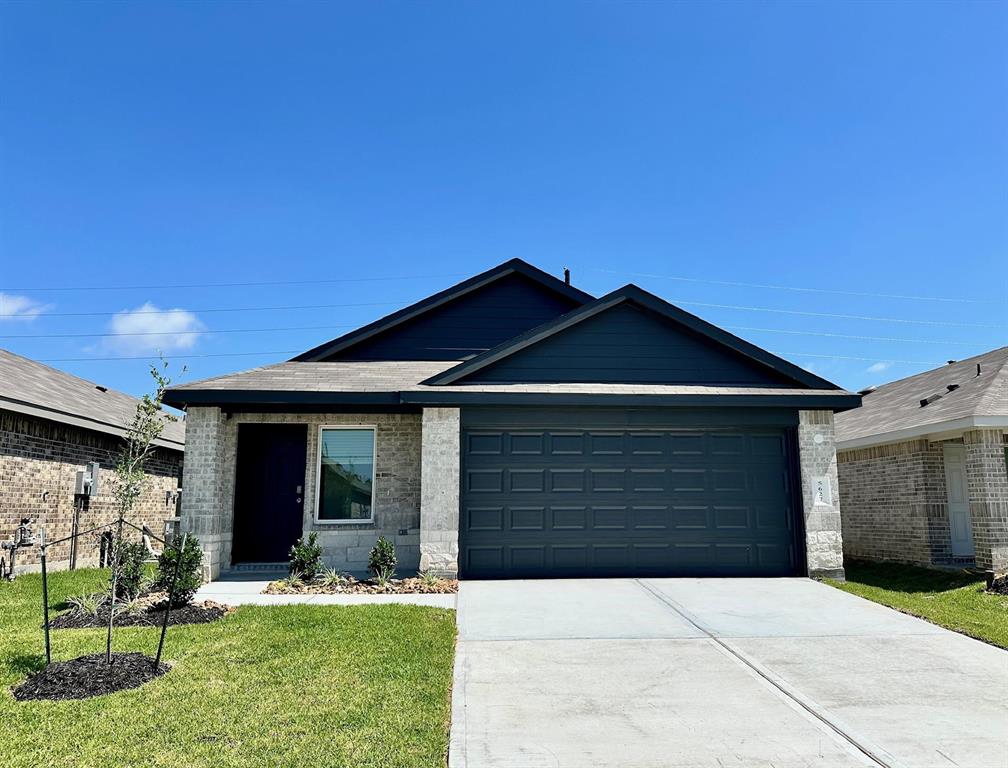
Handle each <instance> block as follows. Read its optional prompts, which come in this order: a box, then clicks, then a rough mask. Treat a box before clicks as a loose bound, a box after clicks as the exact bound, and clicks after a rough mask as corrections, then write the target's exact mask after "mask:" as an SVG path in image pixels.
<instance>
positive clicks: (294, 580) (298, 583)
mask: <svg viewBox="0 0 1008 768" xmlns="http://www.w3.org/2000/svg"><path fill="white" fill-rule="evenodd" d="M280 583H281V584H283V586H284V587H285V588H287V589H293V590H295V591H296V590H299V589H301V588H302V587H304V585H305V582H304V579H303V578H301V574H300V573H298V572H297V571H295V572H294V573H292V574H291V575H290V576H288V577H287V578H286V579H282V580H281V581H280Z"/></svg>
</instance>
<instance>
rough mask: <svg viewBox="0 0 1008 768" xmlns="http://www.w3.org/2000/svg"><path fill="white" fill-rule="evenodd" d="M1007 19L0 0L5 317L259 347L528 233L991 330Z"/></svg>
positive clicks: (863, 330)
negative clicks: (2, 0) (6, 0)
mask: <svg viewBox="0 0 1008 768" xmlns="http://www.w3.org/2000/svg"><path fill="white" fill-rule="evenodd" d="M1005 39H1008V4H1006V3H993V2H991V3H970V4H966V3H956V4H952V3H947V4H946V3H943V4H937V3H923V4H918V3H909V2H907V3H885V4H878V3H876V4H871V3H847V4H827V3H815V4H796V3H788V4H775V3H758V4H757V3H753V4H717V3H702V4H689V3H635V4H617V3H559V2H551V3H497V4H493V3H359V4H335V3H334V4H320V3H302V4H298V3H293V4H291V3H284V4H279V3H273V4H237V3H220V4H211V3H179V4H165V3H132V4H125V3H115V4H108V5H103V4H99V3H71V4H51V3H17V4H14V3H7V4H4V5H2V6H0V70H2V72H3V73H4V75H3V77H2V78H0V179H2V181H0V293H2V294H3V297H2V299H0V301H2V308H0V314H3V315H4V317H3V318H0V336H2V337H3V338H0V346H2V347H5V348H7V349H11V350H13V351H15V352H17V353H20V354H23V355H27V356H29V357H33V358H37V359H42V360H52V361H55V362H52V364H53V365H55V366H57V367H61V368H64V369H66V370H68V371H71V372H73V373H76V374H78V375H81V376H84V377H86V378H89V379H93V380H96V381H99V382H101V383H103V384H105V385H108V386H112V387H116V388H120V389H124V390H126V391H129V392H133V393H138V392H140V391H143V390H144V389H145V388H146V387H147V385H148V379H147V377H146V374H145V366H144V363H143V361H142V360H109V359H101V358H119V357H145V356H150V355H151V354H152V352H153V350H154V349H155V348H161V349H164V350H165V351H166V353H167V355H168V356H169V357H170V358H172V360H173V361H174V363H175V364H176V365H178V364H181V363H182V362H185V363H186V364H187V365H188V372H187V373H186V374H185V378H186V379H190V380H191V379H194V378H202V377H205V376H212V375H216V374H220V373H225V372H229V371H234V370H239V369H244V368H249V367H253V366H256V365H262V364H266V363H269V362H275V361H278V360H281V359H285V358H286V357H289V356H290V354H293V353H294V352H296V351H301V350H304V349H308V348H310V347H312V346H314V345H316V344H318V343H320V342H322V341H324V340H326V339H328V338H332V337H335V336H337V335H340V334H341V333H343V332H345V331H347V330H350V329H352V328H353V327H356V326H358V325H360V324H363V323H365V322H368V321H370V320H373V319H375V318H376V317H379V316H381V315H383V314H386V313H387V312H390V311H393V310H394V309H397V308H398V307H400V306H402V305H404V304H406V303H409V302H412V301H414V300H417V299H420V298H422V297H424V296H426V295H428V294H430V293H432V292H434V291H435V290H438V289H440V288H443V287H445V286H447V285H449V284H451V283H453V282H456V281H457V280H459V279H462V278H463V277H465V276H468V275H470V274H473V273H475V272H478V271H480V270H483V269H486V268H488V267H490V266H493V265H494V264H496V263H499V262H501V261H503V260H505V259H508V258H511V257H514V256H519V257H522V258H524V259H526V260H528V261H530V262H532V263H534V264H536V265H537V266H539V267H541V268H543V269H545V270H547V271H551V272H553V273H555V274H560V272H561V270H562V268H563V267H564V266H565V265H566V266H569V267H570V268H571V269H572V271H573V278H574V282H575V284H576V285H578V286H579V287H581V288H583V289H585V290H588V291H590V292H593V293H597V294H601V293H604V292H606V291H608V290H611V289H613V288H616V287H619V286H620V285H623V284H625V283H627V282H635V283H637V284H639V285H641V286H642V287H644V288H647V289H649V290H652V291H654V292H655V293H658V294H659V295H661V296H663V297H665V298H666V299H668V300H670V301H672V302H673V303H678V304H680V305H681V306H683V307H684V308H685V309H687V310H690V311H692V312H695V313H697V314H699V315H700V316H702V317H704V318H705V319H707V320H710V321H712V322H714V323H717V324H719V325H723V326H725V327H727V328H729V329H731V330H733V331H734V332H736V333H738V334H739V335H741V336H743V337H744V338H746V339H749V340H750V341H753V342H755V343H757V344H760V345H761V346H764V347H766V348H768V349H770V350H771V351H774V352H777V353H781V354H783V355H784V356H785V357H787V358H789V359H791V360H793V361H794V362H796V363H798V364H800V365H803V366H805V367H807V368H811V369H812V370H814V371H816V372H817V373H819V374H820V375H823V376H825V377H827V378H830V379H832V380H834V381H836V382H838V383H839V384H841V385H844V386H847V387H850V388H860V387H863V386H866V385H868V384H872V383H881V382H883V381H888V380H891V379H894V378H900V377H903V376H907V375H910V374H912V373H915V372H917V371H921V370H925V369H927V368H929V367H933V365H936V364H940V363H942V362H943V361H945V360H947V359H950V358H958V359H961V358H963V357H967V356H969V355H972V354H976V353H979V352H982V351H984V350H986V349H990V348H992V347H996V346H1001V345H1005V344H1008V312H1006V309H1008V197H1006V179H1008V56H1006V55H1005V46H1004V41H1005ZM675 278H678V279H675ZM276 281H300V283H299V284H296V285H295V284H287V285H258V286H248V285H245V286H236V285H231V286H222V285H216V286H215V287H179V286H192V285H194V284H200V285H204V284H220V283H250V282H260V283H262V282H276ZM741 284H745V285H741ZM121 286H146V287H139V288H129V289H120V287H121ZM150 286H154V287H150ZM756 286H778V287H756ZM66 287H76V290H70V291H66V290H37V289H40V288H42V289H44V288H48V289H53V288H66ZM793 289H812V290H793ZM869 294H870V295H869ZM882 294H884V295H882ZM896 296H899V297H918V298H896ZM921 297H928V298H921ZM938 299H940V300H938ZM320 305H326V306H324V307H323V306H320ZM291 306H297V307H306V308H300V309H264V308H270V307H291ZM739 307H746V308H747V309H739ZM253 308H254V309H253ZM138 310H139V311H138ZM163 310H178V311H176V312H172V313H163V314H157V312H158V311H163ZM221 310H228V311H221ZM230 310H242V311H230ZM116 313H119V314H116ZM802 313H804V314H802ZM836 315H844V316H848V317H837V316H836ZM863 318H884V319H863ZM250 329H251V330H250ZM263 329H284V330H263ZM151 331H161V332H165V333H166V334H167V335H165V336H160V337H152V336H137V335H119V336H95V335H85V334H103V333H105V334H107V333H119V334H138V333H145V332H151ZM221 331H231V332H224V333H221ZM866 337H871V338H866Z"/></svg>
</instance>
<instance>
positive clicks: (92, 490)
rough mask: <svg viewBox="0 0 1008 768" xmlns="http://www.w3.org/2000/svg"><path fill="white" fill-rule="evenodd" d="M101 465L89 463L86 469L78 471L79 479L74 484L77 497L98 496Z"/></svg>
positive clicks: (94, 462)
mask: <svg viewBox="0 0 1008 768" xmlns="http://www.w3.org/2000/svg"><path fill="white" fill-rule="evenodd" d="M99 468H100V465H99V464H98V462H97V461H90V462H88V464H87V466H86V467H85V468H84V469H79V470H77V478H76V482H75V483H74V495H75V496H97V495H98V470H99Z"/></svg>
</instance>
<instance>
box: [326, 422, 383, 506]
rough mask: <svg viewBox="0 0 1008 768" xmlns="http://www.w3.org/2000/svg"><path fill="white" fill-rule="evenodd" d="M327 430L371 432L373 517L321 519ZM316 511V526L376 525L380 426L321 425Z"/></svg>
mask: <svg viewBox="0 0 1008 768" xmlns="http://www.w3.org/2000/svg"><path fill="white" fill-rule="evenodd" d="M327 429H356V430H362V429H370V430H371V517H368V518H364V517H360V518H355V519H353V520H328V519H323V518H321V517H319V512H320V511H321V509H320V508H319V500H320V499H319V497H320V496H321V493H322V432H323V431H324V430H327ZM315 453H316V454H318V455H317V456H316V457H315V510H314V515H313V517H314V518H315V524H316V525H374V519H375V517H374V514H375V498H376V497H377V488H376V486H377V485H378V426H377V425H375V424H319V427H318V432H317V433H316V439H315Z"/></svg>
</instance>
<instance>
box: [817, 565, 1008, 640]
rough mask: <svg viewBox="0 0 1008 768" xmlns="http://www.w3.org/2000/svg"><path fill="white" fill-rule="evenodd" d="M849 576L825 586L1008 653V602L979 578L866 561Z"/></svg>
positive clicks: (849, 571) (852, 568)
mask: <svg viewBox="0 0 1008 768" xmlns="http://www.w3.org/2000/svg"><path fill="white" fill-rule="evenodd" d="M845 570H846V574H847V581H845V582H842V581H833V580H827V581H826V583H827V584H830V585H831V586H834V587H836V588H837V589H842V590H844V591H845V592H850V593H851V594H854V595H858V596H860V597H864V598H866V599H868V600H872V601H874V602H876V603H881V604H882V605H888V606H889V607H890V608H895V609H896V610H899V611H903V612H904V613H909V614H911V615H913V616H919V617H920V618H922V619H927V620H928V621H931V622H934V623H935V624H938V625H940V626H942V627H945V628H946V629H951V630H954V631H956V632H962V633H963V634H964V635H969V636H971V637H975V638H977V639H979V640H984V641H986V642H988V643H992V644H993V645H998V646H1000V647H1002V648H1008V596H1005V595H997V594H993V593H990V592H986V591H985V589H984V587H985V582H984V580H983V578H981V577H979V576H977V575H975V574H971V573H967V572H966V571H938V570H932V569H929V568H916V567H914V566H911V565H898V564H895V563H869V562H863V561H855V562H848V563H846V564H845Z"/></svg>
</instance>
